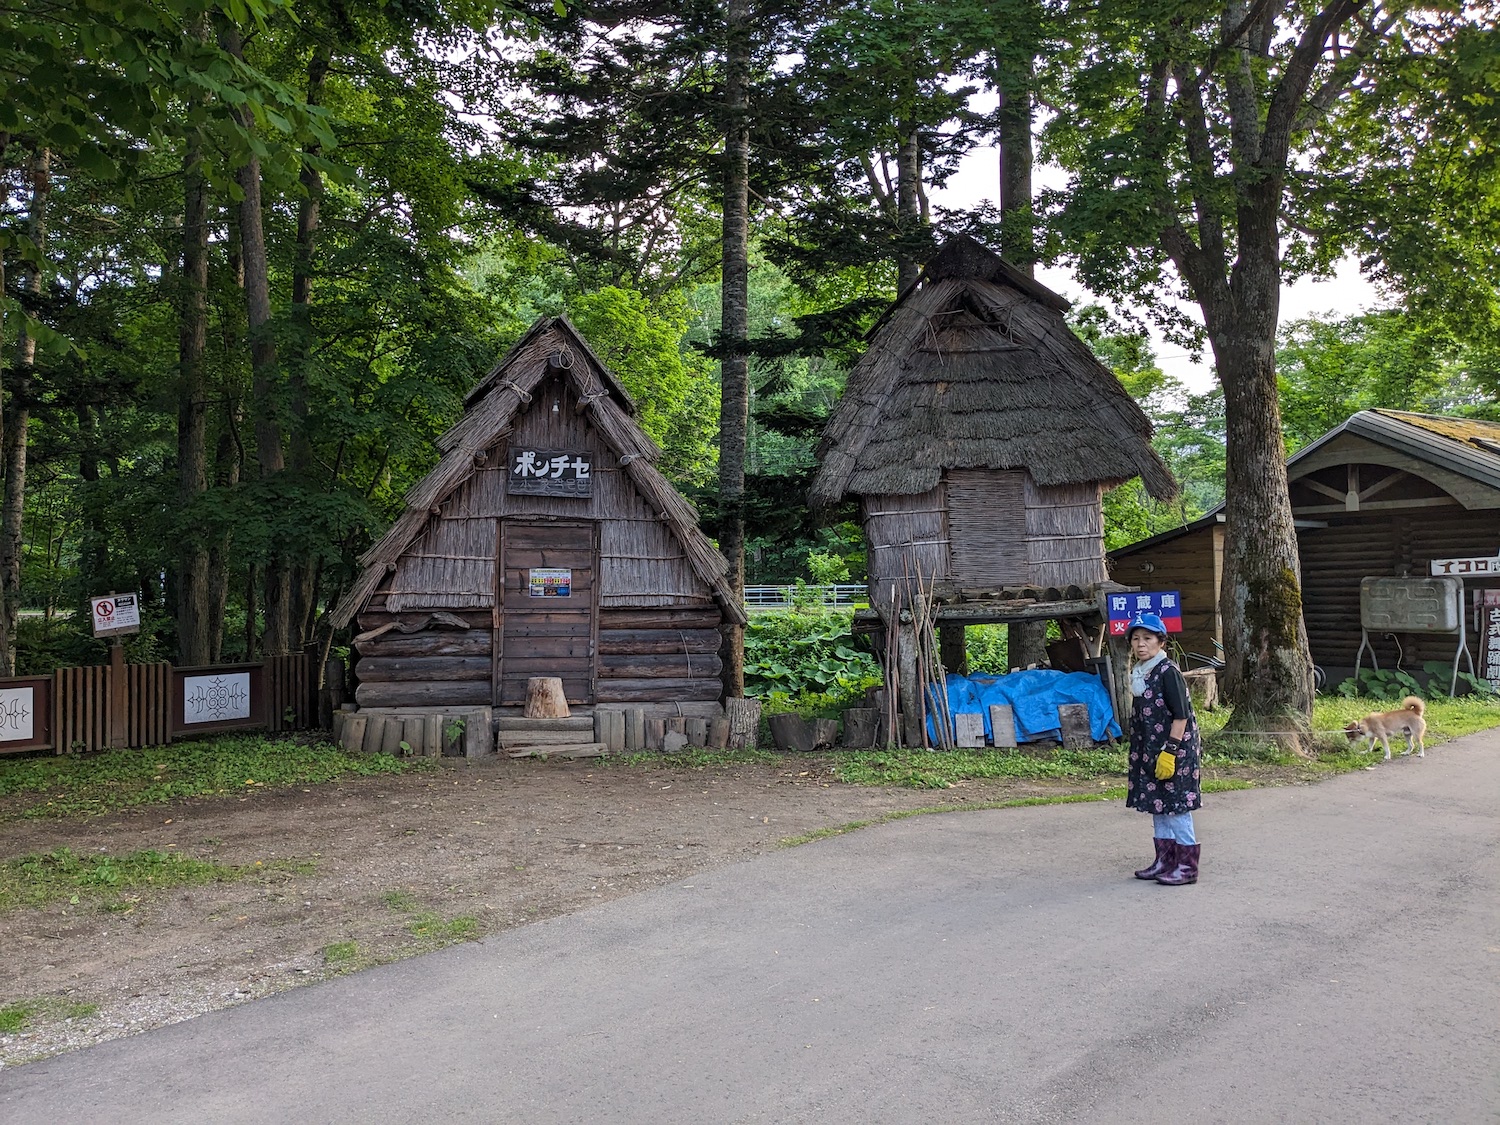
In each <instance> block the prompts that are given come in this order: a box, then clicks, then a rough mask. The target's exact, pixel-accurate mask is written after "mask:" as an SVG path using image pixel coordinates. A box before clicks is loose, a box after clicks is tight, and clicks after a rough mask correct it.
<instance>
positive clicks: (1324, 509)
mask: <svg viewBox="0 0 1500 1125" xmlns="http://www.w3.org/2000/svg"><path fill="white" fill-rule="evenodd" d="M1458 506H1459V503H1458V501H1457V500H1455V499H1454V498H1453V497H1451V496H1424V497H1421V498H1420V499H1417V500H1376V501H1373V502H1372V503H1369V504H1361V505H1360V508H1359V510H1360V511H1362V512H1376V511H1379V512H1396V511H1400V510H1401V509H1403V508H1448V507H1458ZM1347 511H1348V509H1347V508H1345V507H1344V506H1343V505H1342V504H1313V505H1310V506H1308V507H1304V508H1293V509H1292V515H1294V516H1327V515H1334V514H1336V513H1340V512H1347Z"/></svg>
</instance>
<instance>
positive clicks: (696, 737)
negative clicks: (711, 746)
mask: <svg viewBox="0 0 1500 1125" xmlns="http://www.w3.org/2000/svg"><path fill="white" fill-rule="evenodd" d="M684 733H685V734H686V735H687V740H688V745H689V746H707V745H708V720H707V719H688V720H687V728H686V730H685V731H684Z"/></svg>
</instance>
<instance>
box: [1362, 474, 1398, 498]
mask: <svg viewBox="0 0 1500 1125" xmlns="http://www.w3.org/2000/svg"><path fill="white" fill-rule="evenodd" d="M1410 476H1411V474H1410V473H1407V472H1403V471H1402V470H1400V469H1396V470H1395V471H1393V472H1392V473H1390V475H1388V476H1383V477H1381V478H1380V479H1379V480H1378V481H1376V482H1375V483H1374V484H1372V485H1370V487H1368V488H1365V489H1361V490H1360V494H1359V498H1360V501H1361V502H1363V501H1365V500H1368V499H1370V497H1372V496H1374V495H1376V494H1377V493H1380V492H1384V491H1385V490H1386V489H1387V488H1390V487H1391V485H1393V484H1395V483H1396V482H1397V481H1399V480H1405V479H1406V478H1408V477H1410Z"/></svg>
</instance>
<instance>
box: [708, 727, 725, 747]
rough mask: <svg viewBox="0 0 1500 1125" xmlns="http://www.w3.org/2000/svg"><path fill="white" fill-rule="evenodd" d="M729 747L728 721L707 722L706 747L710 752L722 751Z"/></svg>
mask: <svg viewBox="0 0 1500 1125" xmlns="http://www.w3.org/2000/svg"><path fill="white" fill-rule="evenodd" d="M728 745H729V720H728V719H709V720H708V746H709V749H710V750H723V749H724V748H725V747H726V746H728Z"/></svg>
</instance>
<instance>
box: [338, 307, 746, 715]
mask: <svg viewBox="0 0 1500 1125" xmlns="http://www.w3.org/2000/svg"><path fill="white" fill-rule="evenodd" d="M464 407H465V410H464V415H463V417H462V418H460V419H459V421H458V422H457V424H456V425H454V426H453V428H452V429H450V430H449V431H448V432H447V433H445V434H444V435H443V436H442V437H441V438H439V439H438V443H437V444H438V449H439V450H440V451H441V453H442V457H441V460H440V461H439V462H438V464H437V466H436V467H435V468H434V469H433V470H432V471H431V472H430V473H428V474H427V476H426V477H424V478H423V479H422V480H421V481H420V482H419V483H418V484H417V485H415V486H414V487H413V488H412V489H411V491H410V492H409V493H408V495H407V497H406V511H405V512H404V513H403V514H402V515H401V516H400V517H399V518H398V519H397V520H396V522H395V523H394V524H393V525H392V527H391V529H390V530H389V531H388V532H387V533H386V534H385V535H384V536H383V537H382V538H381V539H380V541H379V542H378V543H376V544H375V545H374V546H373V547H371V548H370V549H369V550H368V551H367V552H366V553H365V554H364V556H363V557H362V558H361V560H360V562H361V567H362V570H361V572H360V574H359V576H358V579H357V580H356V581H355V583H354V585H353V586H352V587H351V589H350V590H349V592H348V594H347V595H346V596H345V597H344V598H343V599H342V600H341V601H340V603H339V604H338V606H337V607H336V608H335V610H334V614H333V621H334V623H335V625H336V626H338V627H343V626H345V625H347V624H349V623H350V622H351V621H357V624H358V635H357V636H356V638H355V642H354V647H355V650H356V652H357V654H358V662H357V663H356V665H355V674H356V676H357V677H358V679H359V687H358V690H357V693H356V698H357V700H358V702H359V704H360V706H361V707H381V708H385V707H402V708H407V707H420V708H428V709H432V708H445V707H449V708H451V707H462V706H474V705H482V706H493V707H496V708H506V707H520V706H521V705H522V704H523V703H524V702H525V698H526V684H527V680H528V679H530V678H531V677H533V676H557V677H560V678H561V679H562V682H563V687H564V690H565V693H566V696H567V701H568V703H570V704H578V705H583V706H585V707H588V706H593V705H609V704H615V705H626V704H629V705H636V706H639V705H666V706H668V707H669V708H670V709H671V710H672V711H673V712H674V713H677V714H684V713H699V714H706V713H709V712H712V713H714V714H722V712H721V711H720V709H719V701H720V700H721V698H722V696H723V686H722V681H721V673H722V668H723V662H722V660H721V657H720V648H721V640H722V638H721V628H722V627H725V626H734V625H739V626H743V624H744V623H745V616H744V609H743V607H742V606H741V605H740V604H739V603H738V601H737V599H735V598H734V597H733V596H732V593H731V590H730V587H729V584H728V581H727V579H726V575H727V574H728V569H729V568H728V564H727V563H726V562H725V561H724V558H723V556H722V555H720V554H719V552H718V551H717V550H716V549H715V548H714V546H713V544H712V543H711V542H710V541H709V539H708V537H707V536H705V535H704V534H703V531H702V530H701V529H700V528H699V526H698V519H697V512H696V511H694V509H693V507H692V505H691V504H689V503H688V502H687V500H686V499H684V498H683V497H682V495H681V494H680V493H678V492H677V490H676V489H675V488H673V486H672V484H671V483H670V482H669V481H668V480H667V479H666V477H664V476H663V475H662V474H661V472H660V471H659V470H658V469H657V468H656V467H655V465H654V462H655V461H656V459H657V458H658V457H659V456H660V454H661V450H660V449H659V448H658V447H657V446H656V444H655V443H654V442H653V441H652V440H651V439H650V438H649V437H648V436H647V435H646V433H645V432H644V431H643V430H642V429H641V428H640V426H638V425H637V424H636V422H635V420H634V415H635V412H636V406H635V403H634V402H633V401H632V399H631V397H630V395H629V394H628V393H627V392H626V391H625V388H624V387H622V386H621V385H620V383H619V381H618V380H617V379H616V378H615V376H614V375H613V374H612V373H611V372H610V371H609V369H608V368H607V367H606V366H605V365H604V363H603V362H602V361H601V360H600V359H599V358H598V356H596V355H595V354H594V352H593V351H592V350H591V349H590V348H589V346H588V344H587V342H586V341H585V340H584V339H583V337H582V336H581V335H580V334H579V332H578V330H577V329H576V328H574V327H573V325H572V324H571V323H570V322H569V321H568V320H567V318H566V317H556V318H543V319H541V320H538V321H537V322H536V323H535V324H534V325H532V327H531V329H530V330H529V331H528V332H527V333H526V334H525V336H523V337H522V338H521V340H520V341H519V342H518V343H517V344H516V345H515V346H514V347H513V348H511V349H510V351H509V352H508V353H507V354H506V355H505V357H504V358H503V359H501V361H500V362H499V363H498V364H497V365H496V367H495V369H494V370H493V371H491V372H490V374H489V375H488V376H487V377H486V378H485V379H484V380H483V381H482V382H481V383H480V384H479V385H478V386H477V387H475V388H474V390H473V391H471V392H470V393H469V395H468V397H467V399H466V400H465V402H464Z"/></svg>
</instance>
